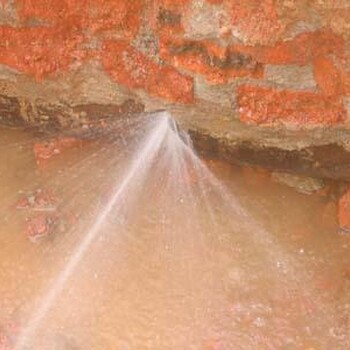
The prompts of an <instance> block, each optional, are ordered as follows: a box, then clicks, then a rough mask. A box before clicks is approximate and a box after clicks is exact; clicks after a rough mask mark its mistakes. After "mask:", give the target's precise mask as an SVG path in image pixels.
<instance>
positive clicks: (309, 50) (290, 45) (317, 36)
mask: <svg viewBox="0 0 350 350" xmlns="http://www.w3.org/2000/svg"><path fill="white" fill-rule="evenodd" d="M233 47H234V49H235V50H237V51H238V52H241V53H245V54H248V55H251V56H252V57H253V58H255V59H256V60H257V61H259V62H262V63H266V64H298V65H304V64H307V63H310V62H311V61H312V60H314V59H315V58H317V57H320V56H327V55H335V56H338V57H342V56H343V55H344V40H343V39H342V38H341V37H340V36H338V35H336V34H334V33H333V32H331V31H329V30H325V29H324V30H318V31H315V32H310V33H302V34H299V35H298V36H296V37H295V38H294V39H291V40H287V41H280V42H278V43H276V45H274V46H259V45H256V46H246V45H234V46H233Z"/></svg>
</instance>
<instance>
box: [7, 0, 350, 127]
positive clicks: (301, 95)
mask: <svg viewBox="0 0 350 350" xmlns="http://www.w3.org/2000/svg"><path fill="white" fill-rule="evenodd" d="M0 23H1V26H0V42H1V50H0V64H1V65H3V66H2V74H1V75H2V77H3V78H4V79H10V80H11V79H12V81H14V80H16V79H17V82H19V83H21V80H22V81H23V79H24V78H23V76H17V73H19V74H21V75H25V76H26V77H28V80H26V82H27V81H30V79H33V80H36V81H38V82H40V84H41V85H42V84H44V85H45V84H48V85H50V87H52V85H53V83H54V82H55V80H56V81H57V85H59V83H61V82H60V80H62V79H63V78H62V77H65V79H66V80H67V79H68V80H69V81H68V82H67V81H65V86H64V90H67V89H71V91H72V93H71V94H70V93H69V92H67V91H66V92H65V94H63V96H62V98H63V100H64V98H65V97H67V100H69V98H71V99H72V100H74V94H75V95H76V97H77V98H80V97H81V95H84V94H85V93H86V91H85V90H86V89H90V90H91V91H90V93H93V91H94V89H96V90H98V91H97V95H98V93H100V95H101V94H102V95H105V96H104V98H103V99H102V100H101V101H102V102H103V100H105V99H106V96H107V95H108V93H113V91H116V90H115V89H116V87H117V86H118V88H119V87H121V89H122V90H123V88H126V90H123V93H124V95H125V93H126V94H128V90H129V89H130V90H133V91H136V94H138V95H140V94H139V92H141V96H144V95H142V92H144V93H145V95H146V98H147V96H151V97H155V98H159V99H160V102H159V103H160V104H161V101H164V102H175V103H179V104H196V103H198V102H199V101H200V100H201V99H204V100H207V101H209V102H213V103H215V104H219V105H220V104H221V105H223V106H225V107H231V108H232V115H234V116H238V117H239V119H240V120H241V121H242V122H244V123H254V124H264V125H271V124H275V123H279V124H280V123H283V124H287V125H292V126H295V125H296V126H300V125H302V126H314V125H335V124H337V125H343V124H347V122H348V113H349V104H350V103H349V99H348V98H349V96H350V65H349V62H350V54H349V49H350V24H349V23H350V2H349V1H348V0H245V1H242V0H177V1H172V0H153V1H152V0H59V1H58V0H1V2H0ZM89 73H91V74H89ZM89 76H90V77H91V76H93V77H94V80H93V81H91V85H90V86H88V87H87V86H86V84H87V81H88V77H89ZM67 77H68V78H67ZM84 77H85V78H86V79H84ZM74 79H75V80H74ZM90 79H91V78H90ZM108 80H110V82H112V83H111V84H109V82H108ZM99 81H101V84H104V85H106V86H105V90H104V91H102V92H101V91H99V87H97V86H93V84H99ZM113 84H114V85H115V86H113ZM28 85H30V84H29V83H28ZM61 85H62V83H61ZM28 88H29V86H28ZM39 88H40V87H39ZM220 89H221V90H223V92H222V91H221V90H220ZM58 90H59V87H58ZM73 92H74V94H73ZM39 95H40V93H39ZM83 97H84V96H83ZM44 98H45V96H44ZM210 99H212V101H210ZM87 100H88V99H87ZM107 100H108V98H107ZM82 102H85V101H82Z"/></svg>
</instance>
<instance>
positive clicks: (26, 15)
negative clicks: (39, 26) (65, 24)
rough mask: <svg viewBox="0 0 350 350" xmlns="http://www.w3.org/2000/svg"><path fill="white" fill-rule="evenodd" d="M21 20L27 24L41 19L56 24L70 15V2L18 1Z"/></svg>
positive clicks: (47, 0) (53, 0)
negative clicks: (29, 21)
mask: <svg viewBox="0 0 350 350" xmlns="http://www.w3.org/2000/svg"><path fill="white" fill-rule="evenodd" d="M15 4H16V7H17V12H18V15H19V18H20V19H21V20H22V21H24V22H26V21H28V20H31V19H41V20H44V21H48V22H50V23H56V22H57V21H60V20H62V19H63V18H65V17H66V16H67V15H68V10H69V4H68V0H60V1H57V0H16V2H15Z"/></svg>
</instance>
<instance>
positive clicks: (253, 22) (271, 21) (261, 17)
mask: <svg viewBox="0 0 350 350" xmlns="http://www.w3.org/2000/svg"><path fill="white" fill-rule="evenodd" d="M227 6H228V7H229V9H230V13H231V23H232V25H233V31H232V32H233V35H234V36H236V37H238V38H239V39H240V40H242V41H243V42H245V43H250V44H269V43H271V42H274V41H276V38H279V36H280V35H281V34H282V33H283V32H284V30H285V25H284V23H283V22H282V21H281V20H280V18H279V16H278V13H277V10H276V5H275V1H273V0H245V1H242V0H230V1H227Z"/></svg>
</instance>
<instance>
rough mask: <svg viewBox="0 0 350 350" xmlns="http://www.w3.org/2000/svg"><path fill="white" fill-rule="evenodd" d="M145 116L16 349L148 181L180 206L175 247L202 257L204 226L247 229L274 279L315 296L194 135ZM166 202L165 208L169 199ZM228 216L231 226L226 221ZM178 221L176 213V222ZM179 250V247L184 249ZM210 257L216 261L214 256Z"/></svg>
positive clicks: (29, 340)
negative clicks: (200, 152) (199, 149)
mask: <svg viewBox="0 0 350 350" xmlns="http://www.w3.org/2000/svg"><path fill="white" fill-rule="evenodd" d="M145 118H146V117H145ZM145 120H146V121H147V122H142V128H143V130H142V132H140V133H139V134H136V137H133V145H135V144H136V145H137V147H135V149H134V148H133V147H130V148H131V149H132V150H133V154H132V155H131V156H130V157H129V158H130V159H131V160H130V159H129V160H128V161H127V164H128V165H127V166H126V167H125V171H123V172H122V176H120V174H113V172H112V171H111V169H114V168H113V166H115V164H114V160H113V159H111V160H110V164H111V166H110V169H108V170H109V171H108V174H107V175H106V176H108V178H109V182H111V183H112V184H113V185H112V188H111V191H110V192H111V195H110V196H109V198H108V200H107V201H106V202H105V203H104V204H103V206H101V207H100V208H99V210H98V211H97V212H96V214H95V217H94V220H93V222H92V223H91V224H90V225H89V227H87V228H85V233H84V235H83V238H82V239H81V240H80V241H78V242H77V243H76V246H75V247H74V249H73V250H72V251H71V252H70V254H69V257H68V259H67V260H66V261H65V263H64V265H63V266H62V267H61V269H60V271H59V273H58V275H57V276H55V278H54V280H53V282H52V283H51V284H50V285H49V286H48V287H47V288H46V289H44V292H43V294H42V296H41V298H40V301H39V303H38V305H37V306H36V307H35V308H34V311H33V312H32V314H31V316H30V317H29V319H28V320H27V321H26V324H25V325H24V327H23V328H22V329H21V331H20V333H19V336H18V338H17V340H16V344H15V349H16V350H24V349H31V348H32V347H31V346H32V344H35V342H36V338H37V337H40V336H42V335H39V334H38V330H39V329H41V328H42V327H43V324H44V323H45V320H46V318H47V317H48V315H49V314H50V312H51V310H52V309H53V308H54V307H55V304H56V302H57V299H58V298H59V296H60V295H61V293H62V292H63V290H64V289H65V288H66V287H67V285H69V284H71V283H73V282H74V280H75V279H76V277H77V274H78V272H77V270H78V268H79V266H81V265H83V264H84V263H85V261H86V256H87V253H88V252H89V251H90V250H91V249H92V247H93V246H94V243H95V242H96V241H97V238H99V237H100V236H101V235H111V234H113V235H114V236H113V237H111V238H110V239H111V240H117V239H118V237H117V236H118V234H119V233H118V230H119V231H120V232H121V231H122V230H123V228H124V227H123V226H125V225H127V224H129V222H128V220H126V221H125V220H124V221H118V224H117V230H115V231H114V232H109V230H108V221H109V219H110V218H111V217H118V216H121V215H125V213H126V212H127V213H132V211H133V208H132V205H133V204H132V203H133V201H132V200H130V199H137V198H138V197H140V196H142V192H143V190H144V188H146V187H147V186H154V191H157V187H158V189H159V191H161V192H160V193H159V194H157V195H158V196H159V198H160V202H162V201H164V202H168V200H169V198H168V197H169V196H173V202H172V205H174V206H178V207H179V208H180V209H179V210H178V212H177V214H176V213H175V215H178V217H177V218H176V220H177V222H178V223H177V224H176V228H175V227H174V226H173V227H171V230H172V232H173V233H174V232H176V235H175V234H172V235H171V237H168V238H169V239H171V240H173V242H174V245H175V244H176V245H179V246H180V247H186V248H188V246H191V251H192V252H193V254H195V255H197V256H198V260H200V259H206V258H208V257H207V256H204V255H201V254H204V253H203V251H204V249H203V251H201V247H204V246H205V245H206V244H207V242H206V240H207V237H206V233H205V232H208V234H209V235H215V234H216V232H215V230H217V229H218V227H220V226H225V225H226V226H229V227H230V228H231V229H232V234H235V233H234V232H238V231H241V232H243V234H242V233H240V234H237V236H238V237H239V238H238V239H239V240H241V241H240V242H243V240H246V241H249V244H253V245H254V246H255V247H256V251H257V252H258V253H259V255H260V256H261V257H262V260H261V263H264V264H266V266H265V268H264V271H265V273H266V270H267V271H270V275H271V276H272V277H271V276H269V277H271V278H272V279H271V280H273V281H274V280H276V281H279V282H281V281H282V283H285V284H287V285H290V286H292V287H293V288H303V295H304V296H305V295H306V296H309V295H312V293H313V291H312V289H308V288H305V285H306V284H305V282H306V281H307V276H306V275H304V274H303V272H302V268H301V267H300V266H299V265H298V264H297V263H296V262H295V261H294V260H293V258H292V257H291V256H290V255H289V253H288V252H286V251H285V250H283V248H282V247H281V246H280V245H279V244H278V242H277V241H276V240H275V239H274V238H273V236H272V235H271V234H270V233H269V232H268V231H267V230H265V229H264V228H263V227H261V225H260V224H259V223H258V222H256V220H254V218H252V216H251V215H250V214H249V212H248V211H247V210H246V209H245V208H244V207H243V205H242V204H241V203H240V201H239V200H238V198H237V196H235V194H233V193H231V192H230V190H229V189H228V188H226V187H225V185H224V184H223V183H222V182H220V181H219V180H218V179H217V178H216V177H215V175H214V174H213V173H212V172H211V171H210V170H209V169H208V168H207V167H206V165H205V164H204V163H203V162H202V161H201V159H200V158H199V157H198V156H197V155H196V153H195V152H194V150H193V148H192V146H191V142H190V140H189V138H188V136H187V135H186V134H185V133H183V132H181V131H179V129H178V127H177V125H176V123H175V122H174V121H173V120H172V118H171V116H170V115H169V113H167V112H159V113H155V114H153V115H152V117H151V118H146V119H145ZM139 135H140V136H139ZM126 146H127V147H128V145H126ZM129 146H130V144H129ZM112 147H113V144H112ZM85 161H86V160H85ZM112 165H113V166H112ZM153 172H156V173H157V176H156V179H157V180H158V181H159V182H160V181H161V182H162V186H157V184H155V185H154V184H153V185H152V183H151V184H149V181H150V180H149V179H150V178H151V177H152V173H153ZM114 177H115V178H114ZM193 184H194V185H193ZM152 188H153V187H152ZM215 202H217V203H219V208H218V207H215ZM164 207H165V208H166V205H165V204H164ZM201 208H205V210H206V212H207V217H206V222H205V223H203V220H202V219H201V217H202V214H201V212H200V211H201V210H202V209H201ZM164 210H166V209H164ZM222 212H224V213H226V214H225V215H224V214H222ZM227 213H229V215H227ZM223 216H225V220H227V222H228V224H224V223H222V222H221V220H223ZM227 216H228V217H227ZM126 217H127V218H129V217H131V216H126ZM130 220H131V219H130ZM159 220H160V219H159ZM176 220H175V219H171V218H170V222H171V223H172V224H174V223H175V221H176ZM106 227H107V228H106ZM242 237H243V238H242ZM175 242H176V243H175ZM177 252H178V253H181V252H180V251H179V250H178V251H177ZM211 259H213V260H215V257H211ZM179 260H181V257H179ZM180 263H181V261H179V264H180ZM96 264H98V261H96ZM187 269H188V270H187V271H188V276H187V277H186V278H187V281H188V283H189V285H190V284H191V280H192V279H193V278H195V276H193V273H194V272H193V271H191V267H190V266H189V267H187ZM235 271H236V274H237V276H238V277H237V281H236V282H237V283H238V285H237V288H240V283H242V284H244V281H243V279H244V278H245V276H244V266H243V267H237V269H236V270H235ZM239 274H241V275H239ZM235 278H236V277H235ZM276 283H277V282H276ZM327 311H328V310H325V311H324V312H323V311H322V315H323V316H324V319H323V321H322V322H323V323H322V327H325V328H327V327H328V326H329V324H330V323H331V322H332V318H331V316H330V315H328V314H327ZM247 312H250V311H249V310H248V311H247ZM235 337H236V338H237V343H236V345H237V349H238V348H241V346H243V347H242V348H244V344H246V347H245V349H253V348H254V344H259V343H258V341H257V340H256V338H254V336H251V337H250V338H249V336H248V335H247V334H246V335H245V337H247V339H245V338H244V337H243V334H236V335H235ZM243 338H244V339H243ZM238 346H239V347H238ZM256 346H258V345H256Z"/></svg>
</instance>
